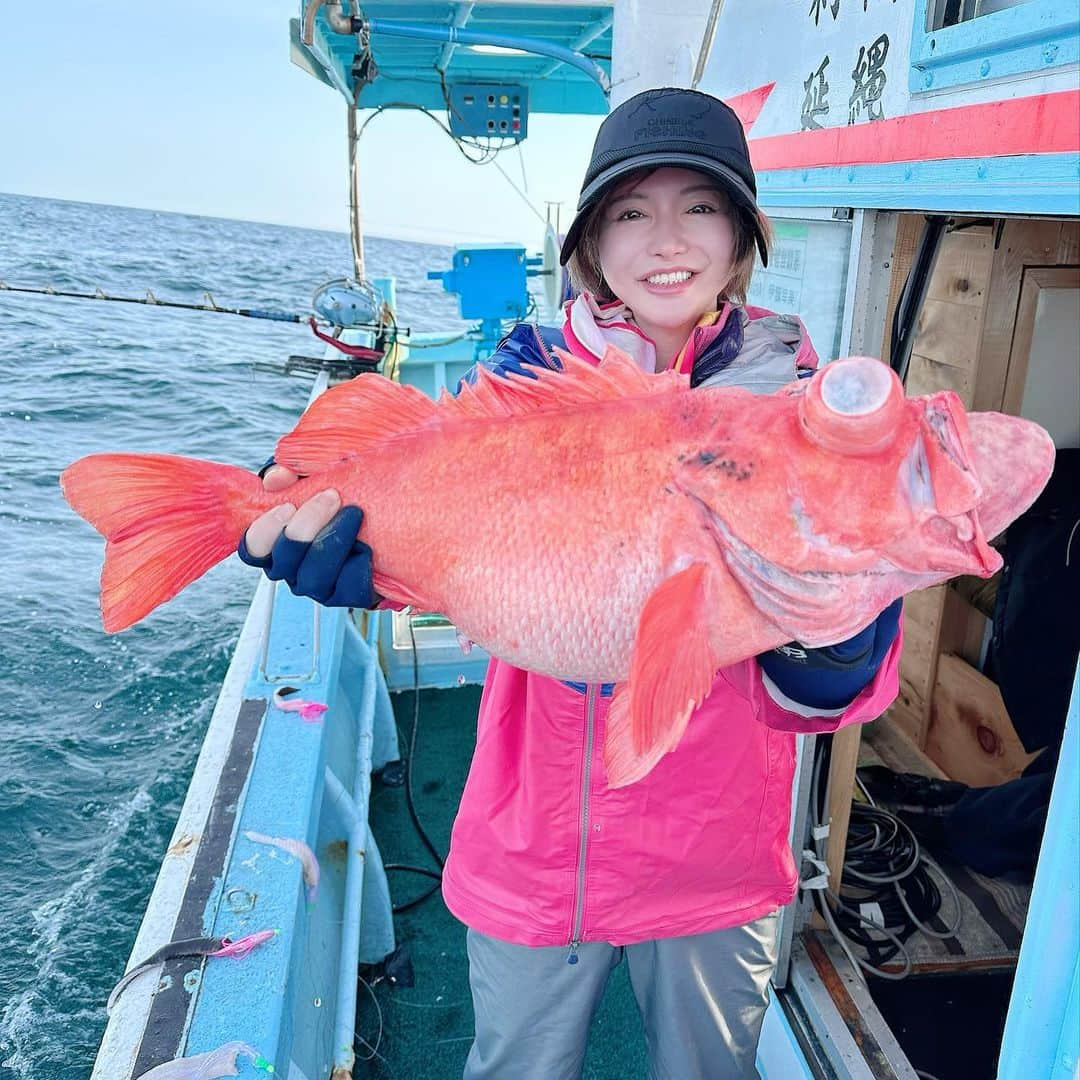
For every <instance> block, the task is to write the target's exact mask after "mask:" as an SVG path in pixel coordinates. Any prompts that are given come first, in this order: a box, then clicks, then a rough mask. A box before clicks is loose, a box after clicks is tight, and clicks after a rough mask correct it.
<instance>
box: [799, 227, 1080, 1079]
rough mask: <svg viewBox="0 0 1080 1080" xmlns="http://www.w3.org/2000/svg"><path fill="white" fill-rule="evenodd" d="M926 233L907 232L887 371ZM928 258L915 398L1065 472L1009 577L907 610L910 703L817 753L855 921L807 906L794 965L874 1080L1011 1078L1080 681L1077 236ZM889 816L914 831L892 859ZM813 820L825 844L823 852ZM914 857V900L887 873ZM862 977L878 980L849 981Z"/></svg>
mask: <svg viewBox="0 0 1080 1080" xmlns="http://www.w3.org/2000/svg"><path fill="white" fill-rule="evenodd" d="M926 223H927V219H926V217H925V216H924V215H922V214H903V215H900V216H899V217H898V218H897V221H896V226H897V227H896V239H895V243H894V245H893V249H892V256H891V258H890V259H889V270H888V271H887V272H888V273H889V274H890V280H889V290H888V303H887V312H886V316H885V328H886V331H885V334H884V340H883V342H882V348H881V355H882V356H883V357H884V358H885V359H886V360H888V358H889V351H890V347H891V345H892V344H893V343H895V341H896V337H895V334H894V335H892V336H891V335H890V328H892V327H893V314H894V312H895V310H896V307H897V305H898V304H899V303H900V302H901V297H902V295H903V293H904V286H905V283H906V282H907V281H908V278H909V271H910V270H911V268H912V266H913V265H917V263H918V258H919V249H920V242H921V240H922V238H923V235H924V229H925V227H926ZM930 265H931V266H932V271H931V272H930V273H929V276H928V280H927V281H926V282H924V288H925V295H924V298H923V299H922V303H921V306H920V308H919V311H918V317H917V321H916V322H915V324H914V328H913V332H912V335H911V344H910V360H909V364H908V368H907V374H906V386H907V390H908V393H909V394H923V393H931V392H934V391H938V390H944V389H948V390H952V391H954V392H956V393H957V394H958V395H959V396H960V398H961V400H962V401H963V403H964V405H965V406H966V407H967V408H968V409H974V410H995V411H1001V412H1006V413H1011V414H1014V415H1020V416H1025V417H1028V418H1029V419H1033V420H1035V421H1037V422H1038V423H1040V424H1042V426H1043V427H1045V428H1046V429H1047V430H1048V431H1049V432H1050V434H1051V436H1052V437H1053V439H1054V442H1055V445H1056V447H1057V449H1058V461H1057V465H1056V467H1055V472H1054V476H1053V477H1052V479H1051V482H1050V484H1049V485H1048V487H1047V490H1046V492H1044V495H1043V496H1040V499H1039V501H1037V503H1036V504H1035V506H1034V507H1033V508H1032V509H1031V510H1030V511H1028V512H1027V513H1026V514H1025V515H1024V516H1023V517H1022V518H1021V519H1020V520H1019V521H1018V522H1017V523H1016V524H1015V525H1014V526H1010V529H1009V530H1007V532H1006V533H1005V534H1004V535H1003V536H1002V537H998V538H988V539H992V542H993V543H994V544H995V546H998V547H999V548H1000V550H1001V551H1002V552H1003V555H1004V558H1005V566H1004V568H1003V570H1002V571H999V573H998V574H996V575H994V577H993V578H991V579H989V580H987V581H984V580H981V579H977V578H959V579H955V580H953V581H951V582H949V583H947V584H945V585H940V586H937V587H935V588H932V589H927V590H924V591H922V592H919V593H915V594H912V595H911V596H909V597H907V598H906V599H905V605H904V634H905V638H904V652H903V658H902V663H901V690H900V695H899V697H898V699H897V701H896V702H895V704H894V705H893V706H892V707H891V708H890V709H889V710H888V712H887V713H886V714H885V715H884V716H882V717H881V718H880V719H878V720H877V721H875V722H873V723H871V724H868V725H864V726H862V727H859V726H856V727H854V728H848V729H844V730H842V731H841V732H838V733H837V734H836V735H835V736H832V737H829V738H825V739H821V738H819V739H817V740H816V744H817V745H816V746H814V747H813V749H812V750H808V751H807V752H808V753H813V754H814V755H815V762H814V764H815V768H814V769H811V770H804V775H805V773H806V772H807V771H809V772H810V773H811V776H812V779H811V780H810V781H808V782H806V783H805V784H804V786H805V787H807V788H809V790H808V791H807V792H806V795H805V798H806V799H808V800H809V806H810V811H809V813H810V815H811V821H810V823H809V827H810V830H811V833H810V834H811V841H810V843H811V844H812V845H813V844H816V845H817V848H816V852H817V854H818V855H820V856H821V857H822V861H824V862H826V863H827V865H828V867H829V871H830V873H829V881H830V883H832V884H831V886H830V887H831V888H833V889H834V890H835V888H836V884H835V883H840V885H839V888H840V898H841V900H842V902H843V908H840V907H839V906H837V905H832V904H830V906H829V910H828V911H823V910H822V905H823V904H824V903H827V901H825V900H824V899H823V898H822V895H821V892H820V891H819V893H818V895H817V897H816V898H812V899H807V897H813V892H812V891H811V890H807V891H806V892H804V899H803V902H802V905H801V907H800V913H801V915H802V922H801V928H799V929H797V930H796V933H795V938H796V940H795V942H794V943H793V946H792V952H793V955H798V954H801V955H802V957H803V958H804V959H808V960H809V961H810V963H811V964H812V965H813V968H814V970H815V971H816V974H817V976H818V977H819V978H820V982H821V986H822V987H823V988H824V990H825V991H826V992H828V993H829V994H830V995H831V996H832V998H833V1000H834V1002H835V1004H836V1005H837V1006H838V1008H839V1011H840V1014H841V1016H843V1017H844V1022H845V1023H846V1024H847V1026H848V1028H849V1030H851V1031H852V1033H853V1034H854V1035H855V1041H856V1043H858V1044H859V1045H860V1047H861V1048H862V1051H863V1053H864V1055H865V1057H866V1060H867V1064H868V1066H869V1073H868V1074H867V1075H883V1076H884V1075H906V1076H916V1075H925V1076H928V1077H934V1078H936V1080H953V1078H955V1080H960V1078H963V1080H979V1078H983V1077H985V1078H992V1077H994V1076H996V1075H997V1060H998V1054H999V1050H1000V1046H1001V1040H1002V1032H1003V1029H1004V1025H1005V1017H1006V1013H1007V1011H1008V1008H1009V1002H1010V997H1011V993H1012V989H1013V979H1014V975H1015V971H1016V965H1017V959H1018V956H1019V951H1020V946H1021V942H1022V940H1023V934H1024V928H1025V921H1026V916H1027V911H1028V905H1029V903H1030V901H1031V894H1032V880H1033V875H1034V870H1035V865H1036V860H1037V858H1038V853H1039V849H1040V845H1041V840H1042V831H1043V827H1044V822H1045V817H1046V808H1047V805H1048V803H1049V793H1050V790H1051V787H1052V783H1053V779H1054V776H1055V773H1056V770H1057V768H1058V760H1059V755H1058V750H1059V748H1060V745H1061V737H1062V732H1063V730H1064V724H1065V717H1066V713H1067V709H1068V703H1069V696H1070V691H1071V689H1072V686H1073V678H1074V674H1075V671H1076V648H1077V642H1076V640H1075V639H1076V629H1075V625H1076V620H1075V611H1076V610H1077V602H1078V601H1080V594H1078V593H1077V588H1078V585H1077V570H1078V568H1080V506H1078V502H1077V492H1078V491H1080V475H1078V469H1077V459H1078V458H1080V222H1077V221H1076V220H1075V219H1069V220H1048V219H1020V218H1010V219H1001V218H998V219H990V218H974V217H952V218H949V219H948V220H947V222H946V223H945V224H944V228H943V231H942V233H941V236H940V242H939V243H938V245H937V251H936V257H935V258H934V259H933V261H932V263H931V264H930ZM909 295H910V288H909ZM890 336H891V340H890ZM808 741H809V740H808ZM1066 767H1068V768H1076V764H1075V763H1069V764H1067V766H1066ZM801 805H803V806H805V805H806V804H805V803H802V804H801ZM888 815H891V816H892V819H894V820H895V819H899V821H900V822H902V826H900V827H897V835H896V836H895V837H894V838H893V843H892V847H891V848H890V846H889V843H887V841H888V838H889V834H890V829H891V828H892V827H893V826H891V825H890V823H889V816H888ZM797 824H798V823H797ZM815 824H816V825H817V826H818V832H819V833H820V832H822V831H823V830H822V826H824V825H826V824H828V826H829V828H828V836H827V837H824V838H820V839H819V840H817V841H815V840H814V839H813V832H812V830H813V828H814V826H815ZM911 838H914V840H915V841H917V852H913V851H912V850H911V844H910V839H911ZM909 857H910V859H913V860H914V865H913V868H912V869H911V870H910V872H908V873H906V875H905V878H904V884H903V886H902V891H903V893H904V895H903V897H899V896H898V895H897V893H898V892H899V891H900V890H899V889H897V887H895V886H893V885H892V884H891V883H890V882H886V881H882V880H878V879H881V878H888V877H890V876H893V874H894V873H895V872H896V871H897V869H898V868H901V869H902V868H903V867H904V866H906V862H905V860H909ZM909 861H910V860H909ZM805 871H806V868H805V867H804V881H805V879H806V878H807V876H808V874H807V873H806V872H805ZM905 909H906V910H905ZM882 927H883V928H884V929H880V928H882ZM837 931H839V934H838V933H837ZM838 942H840V944H838ZM856 963H858V966H859V967H860V968H861V970H862V973H863V976H864V978H865V983H862V982H861V981H860V980H857V979H852V978H851V977H850V972H851V970H852V967H854V966H855V965H856ZM863 964H866V965H868V966H869V967H870V968H873V969H874V970H873V971H870V970H867V968H865V967H863V966H862V965H863ZM845 972H847V975H846V976H845V974H844V973H845ZM900 1062H902V1064H898V1063H900ZM890 1070H895V1071H890Z"/></svg>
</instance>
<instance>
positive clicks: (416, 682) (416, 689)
mask: <svg viewBox="0 0 1080 1080" xmlns="http://www.w3.org/2000/svg"><path fill="white" fill-rule="evenodd" d="M409 640H410V641H411V642H412V656H413V726H412V732H411V734H410V735H409V753H408V757H407V758H406V760H405V803H406V805H407V806H408V808H409V816H410V817H411V818H412V821H413V824H414V825H415V826H416V831H417V832H418V833H419V834H420V839H421V840H422V841H423V842H424V846H425V847H426V848H427V849H428V851H429V852H431V856H432V858H433V859H434V860H435V861H436V862H437V863H438V864H439V869H438V870H430V869H428V868H427V867H424V866H409V865H407V864H405V863H387V864H386V866H384V867H383V869H384V870H404V871H406V872H408V873H411V874H423V875H424V876H425V877H432V878H435V884H434V885H432V886H431V888H430V889H428V890H427V892H424V893H421V894H420V895H419V896H417V897H415V898H414V899H412V900H408V901H406V902H405V903H404V904H395V905H394V906H393V908H392V909H391V910H392V911H393V913H394V914H395V915H397V914H400V913H401V912H403V911H408V910H409V909H410V908H414V907H416V905H417V904H420V903H423V901H425V900H426V899H427V898H428V897H429V896H433V895H434V894H435V893H436V892H438V891H439V888H440V887H441V886H442V868H443V866H444V865H445V863H446V860H445V859H444V858H443V857H442V855H440V854H439V850H438V848H436V847H435V845H434V844H433V843H432V842H431V837H429V836H428V834H427V832H425V830H424V826H423V825H422V824H421V823H420V818H419V816H418V815H417V813H416V804H415V802H414V801H413V790H412V767H413V758H414V756H415V754H416V733H417V731H418V730H419V728H420V661H419V658H418V656H417V652H416V634H415V633H414V632H413V624H412V615H411V614H410V615H409Z"/></svg>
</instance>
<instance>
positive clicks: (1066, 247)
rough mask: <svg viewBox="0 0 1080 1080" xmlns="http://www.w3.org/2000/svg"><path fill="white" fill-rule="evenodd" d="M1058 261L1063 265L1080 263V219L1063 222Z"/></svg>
mask: <svg viewBox="0 0 1080 1080" xmlns="http://www.w3.org/2000/svg"><path fill="white" fill-rule="evenodd" d="M1057 261H1058V263H1059V264H1060V265H1062V266H1069V265H1073V266H1075V265H1076V264H1077V263H1080V221H1076V220H1075V219H1074V220H1072V221H1065V222H1062V225H1061V240H1060V241H1059V243H1058V255H1057Z"/></svg>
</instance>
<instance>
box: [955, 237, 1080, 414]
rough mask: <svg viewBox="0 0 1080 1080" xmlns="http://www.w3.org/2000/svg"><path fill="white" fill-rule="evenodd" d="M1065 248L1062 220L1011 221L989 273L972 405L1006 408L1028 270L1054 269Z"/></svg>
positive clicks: (993, 408)
mask: <svg viewBox="0 0 1080 1080" xmlns="http://www.w3.org/2000/svg"><path fill="white" fill-rule="evenodd" d="M1061 245H1062V222H1060V221H1052V220H1048V221H1025V220H1020V219H1010V220H1008V221H1006V222H1005V226H1004V229H1003V230H1002V234H1001V243H1000V244H999V246H998V250H997V252H996V253H995V258H994V263H993V268H992V269H991V272H990V291H989V294H988V296H987V303H986V317H985V318H984V320H983V328H982V340H981V343H980V349H979V371H978V377H977V379H976V381H975V394H974V399H973V402H972V404H973V407H974V408H975V409H977V410H979V411H984V410H995V411H996V410H1000V409H1001V403H1002V400H1003V398H1004V395H1005V379H1006V374H1007V372H1008V369H1009V353H1010V351H1011V349H1012V339H1013V329H1014V327H1015V324H1016V309H1017V305H1018V304H1019V301H1020V283H1021V279H1022V278H1023V274H1024V267H1025V266H1048V265H1053V264H1054V263H1055V262H1056V261H1057V258H1058V253H1059V250H1060V248H1061Z"/></svg>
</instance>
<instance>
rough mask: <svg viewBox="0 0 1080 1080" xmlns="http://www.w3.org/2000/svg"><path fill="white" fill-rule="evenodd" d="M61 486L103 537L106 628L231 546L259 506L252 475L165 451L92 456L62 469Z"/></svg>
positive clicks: (142, 610)
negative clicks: (104, 542)
mask: <svg viewBox="0 0 1080 1080" xmlns="http://www.w3.org/2000/svg"><path fill="white" fill-rule="evenodd" d="M60 487H61V489H62V490H63V493H64V497H65V498H66V499H67V501H68V502H69V503H70V504H71V506H72V508H73V509H74V510H75V511H76V512H77V513H78V514H80V515H81V516H82V517H84V518H85V519H86V520H87V521H88V522H90V524H91V525H93V526H94V528H95V529H97V531H98V532H100V533H101V534H102V535H103V536H104V537H105V539H106V544H105V565H104V566H103V567H102V570H101V620H102V623H103V624H104V627H105V629H106V630H107V631H108V632H109V633H115V632H116V631H117V630H123V629H125V628H126V627H128V626H131V625H132V624H133V623H136V622H138V621H139V619H141V618H142V617H143V616H144V615H146V614H148V613H149V612H151V611H153V609H154V608H156V607H157V606H158V605H159V604H163V603H165V601H166V600H171V599H172V598H173V597H174V596H175V595H176V594H177V593H178V592H180V590H181V589H183V588H184V587H185V586H187V585H190V584H191V582H193V581H194V580H195V579H196V578H198V577H201V576H202V575H203V574H205V573H206V571H207V570H209V569H210V568H211V567H212V566H215V565H216V564H217V563H219V562H221V560H222V559H224V558H225V557H226V556H227V555H230V554H231V553H232V552H233V551H235V550H236V545H237V544H238V543H239V542H240V537H241V536H242V535H243V534H244V530H245V529H246V528H247V527H248V525H250V524H251V522H252V521H253V520H254V519H255V518H256V517H257V516H258V514H259V512H260V511H261V510H262V509H263V507H262V505H261V504H262V501H263V500H261V499H260V498H259V496H260V494H261V491H262V485H261V482H260V480H259V478H258V477H257V476H256V475H255V474H254V473H251V472H248V471H247V470H246V469H240V468H237V467H236V466H233V465H222V464H219V463H217V462H213V461H200V460H198V459H197V458H184V457H176V456H174V455H171V454H90V455H89V456H88V457H84V458H80V459H79V460H78V461H76V462H75V463H74V464H73V465H70V466H69V467H68V468H66V469H65V470H64V471H63V473H61V474H60Z"/></svg>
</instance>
